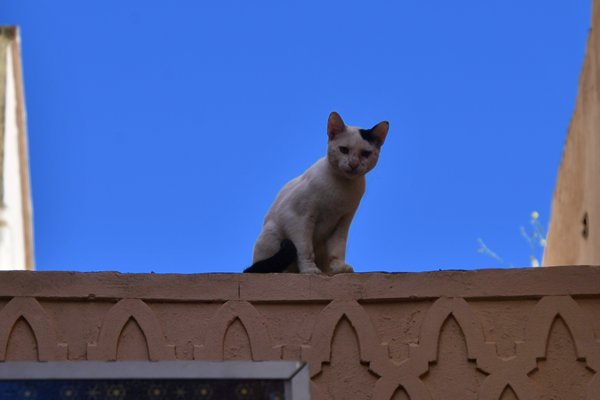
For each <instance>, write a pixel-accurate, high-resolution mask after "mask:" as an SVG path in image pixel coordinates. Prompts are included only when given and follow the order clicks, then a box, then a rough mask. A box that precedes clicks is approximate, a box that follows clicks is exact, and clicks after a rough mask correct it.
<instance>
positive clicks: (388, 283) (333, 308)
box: [0, 267, 600, 400]
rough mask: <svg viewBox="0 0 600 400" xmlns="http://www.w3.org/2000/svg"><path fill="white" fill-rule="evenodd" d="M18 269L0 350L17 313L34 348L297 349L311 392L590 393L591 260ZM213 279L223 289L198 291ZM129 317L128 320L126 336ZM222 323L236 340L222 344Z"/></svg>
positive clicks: (596, 300)
mask: <svg viewBox="0 0 600 400" xmlns="http://www.w3.org/2000/svg"><path fill="white" fill-rule="evenodd" d="M24 274H27V273H26V272H0V361H2V360H6V353H7V351H6V350H7V346H8V343H9V342H10V337H11V335H12V334H14V332H15V328H14V327H15V324H18V323H19V322H18V321H25V322H26V323H27V325H28V326H30V327H31V332H33V336H35V343H36V346H37V351H38V355H39V356H38V359H39V360H66V359H67V351H66V350H67V346H68V348H72V349H81V351H80V350H78V351H75V350H73V355H72V359H73V360H81V359H88V360H118V359H124V357H123V356H120V355H119V354H125V353H126V351H125V350H126V348H123V346H133V344H135V346H138V347H137V348H140V346H146V348H147V350H148V351H147V355H148V358H149V359H150V360H153V361H155V360H174V359H180V360H192V359H196V360H223V359H230V358H232V357H230V356H231V355H230V356H227V357H226V356H225V349H226V348H227V351H228V352H230V353H231V352H233V353H232V356H233V358H235V359H248V360H250V359H251V360H254V361H260V360H282V359H286V360H298V361H304V362H306V363H308V364H309V371H310V376H311V379H312V383H311V385H312V386H311V388H312V389H311V392H312V396H313V397H312V398H313V399H314V400H329V399H331V400H336V399H348V398H353V395H354V397H356V398H360V399H373V400H398V399H402V400H404V399H410V400H439V399H440V396H441V393H443V392H444V385H446V384H447V385H463V386H460V387H452V388H450V387H449V389H448V390H447V391H445V392H447V393H446V394H449V395H451V396H454V397H456V394H457V393H467V394H468V395H466V396H463V397H464V398H469V399H471V398H473V399H478V400H515V399H516V400H534V399H535V400H538V399H540V398H561V396H562V397H564V395H561V393H563V394H564V393H565V391H566V390H568V388H569V387H568V386H565V385H570V383H568V382H573V384H574V385H576V388H575V389H574V390H575V391H574V392H573V393H575V392H576V393H579V394H580V395H578V396H579V397H580V398H584V397H585V399H587V400H595V399H598V398H599V397H598V396H599V395H600V377H599V374H598V370H599V369H600V341H599V337H600V336H599V335H600V332H598V330H599V327H600V324H598V322H597V317H598V316H599V315H600V284H599V283H598V282H600V267H564V268H552V269H544V270H541V269H538V270H535V271H534V270H530V269H528V270H508V271H473V272H461V271H456V272H440V273H429V274H356V275H345V276H341V277H340V276H333V277H328V276H302V275H293V276H289V278H288V276H285V275H283V276H282V275H273V276H264V277H258V278H257V277H256V276H246V275H234V274H230V275H219V276H218V277H215V275H198V276H194V278H193V279H188V277H187V276H186V275H181V276H175V275H169V276H164V277H162V276H160V275H156V274H153V275H148V276H140V275H136V276H134V277H131V279H130V277H129V276H128V275H118V274H75V275H73V274H68V273H64V275H63V273H53V274H45V273H35V274H32V273H29V275H24ZM67 274H68V275H67ZM216 278H217V279H218V282H219V289H215V290H213V291H211V292H209V293H207V292H205V291H202V290H200V291H196V290H194V288H196V287H198V285H203V286H207V285H210V282H212V281H214V280H215V279H216ZM259 278H260V279H259ZM163 279H164V280H165V281H167V280H168V282H169V286H170V287H174V288H177V293H171V292H167V291H165V287H166V286H167V285H162V284H161V281H162V280H163ZM285 279H289V280H290V282H293V284H292V283H290V284H288V285H286V290H285V291H279V292H277V291H276V290H275V291H271V290H269V288H270V287H271V285H273V286H275V285H281V281H282V280H285ZM17 283H18V284H17ZM16 287H18V288H19V290H20V292H21V294H20V295H19V296H16V295H15V294H16V293H15V288H16ZM277 287H279V286H277ZM242 288H243V290H242ZM261 288H262V289H261ZM532 288H534V289H535V290H533V289H532ZM221 290H222V294H219V291H221ZM88 293H94V296H92V297H90V296H89V295H88ZM131 293H136V294H137V295H136V298H132V297H131ZM260 293H265V296H264V298H262V297H261V294H260ZM273 293H275V294H273ZM449 293H451V294H452V296H449V295H448V294H449ZM461 293H463V295H461ZM524 299H525V300H524ZM61 302H68V303H69V306H68V307H61V305H60V303H61ZM107 303H108V304H113V305H112V306H110V307H107ZM583 304H585V306H584V307H582V305H583ZM78 310H79V311H78ZM499 310H501V318H497V317H498V316H499V315H498V311H499ZM50 311H51V312H50ZM86 313H87V314H86ZM90 313H92V314H93V315H91V314H90ZM415 315H419V316H420V317H419V318H414V316H415ZM131 321H134V322H135V324H131ZM407 321H408V322H409V323H407ZM128 323H130V324H131V325H130V326H131V327H134V328H132V329H135V330H136V332H134V333H135V334H134V335H131V336H130V337H129V339H128V340H123V335H124V334H123V332H124V330H126V329H128V328H126V326H127V325H128ZM136 325H137V326H136ZM22 326H24V325H22ZM137 327H139V332H141V334H139V333H138V331H137V329H138V328H137ZM234 328H235V329H234ZM232 330H235V332H236V335H237V336H236V337H237V339H235V340H236V341H235V346H233V347H231V346H230V347H227V346H228V345H227V344H226V341H227V340H228V339H227V337H228V332H232ZM165 332H168V337H167V336H166V334H165ZM59 333H60V337H59ZM238 336H239V337H238ZM240 338H241V339H240ZM384 338H385V339H384ZM492 338H493V339H492ZM132 340H133V341H137V342H135V343H133V344H132V343H131V341H132ZM498 340H501V341H502V342H501V343H502V348H503V351H500V352H499V351H498V349H499V348H500V347H499V345H498V344H497V343H496V342H495V341H498ZM391 341H393V342H394V346H395V349H394V352H395V353H394V354H392V352H391V347H390V345H389V343H390V342H391ZM10 343H25V342H16V341H13V342H10ZM171 343H176V344H177V346H178V347H177V349H178V351H177V352H175V346H174V345H172V344H171ZM499 343H500V342H499ZM511 343H514V346H513V347H512V349H513V350H512V351H511V350H510V344H511ZM11 346H12V347H11V348H13V347H14V346H15V345H14V344H11ZM120 346H121V347H120ZM240 346H241V347H240ZM344 346H346V347H344ZM402 346H405V347H402ZM86 348H87V354H86V353H85V349H86ZM142 348H143V347H142ZM123 349H124V350H123ZM344 349H346V350H344ZM507 349H508V350H507ZM120 351H123V352H124V353H119V352H120ZM236 351H237V352H238V353H235V352H236ZM15 354H18V353H15ZM127 354H133V353H127ZM144 354H145V353H144ZM398 354H402V355H401V356H398ZM499 354H501V355H499ZM553 354H559V355H560V357H558V356H556V357H555V356H553ZM557 357H558V358H557ZM443 360H450V364H448V361H443ZM561 360H563V361H561ZM443 362H446V364H443ZM561 363H563V364H564V365H563V364H561ZM443 365H445V367H444V366H443ZM453 365H456V366H457V367H456V368H454V369H452V366H453ZM449 366H450V367H449ZM556 376H560V377H561V378H564V381H565V382H567V383H565V385H562V386H561V385H560V384H559V383H557V381H558V379H555V378H554V377H556ZM344 379H348V380H347V381H344ZM353 379H355V381H354V380H353ZM345 382H347V384H346V383H345ZM356 385H358V389H357V388H356ZM565 387H566V389H565ZM345 390H346V391H347V392H344V391H345ZM352 390H354V392H352ZM582 396H584V397H582ZM461 400H462V399H461ZM569 400H570V399H569Z"/></svg>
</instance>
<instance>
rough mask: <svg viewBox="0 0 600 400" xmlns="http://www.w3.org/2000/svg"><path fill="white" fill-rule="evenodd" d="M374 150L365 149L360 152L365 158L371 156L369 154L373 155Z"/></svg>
mask: <svg viewBox="0 0 600 400" xmlns="http://www.w3.org/2000/svg"><path fill="white" fill-rule="evenodd" d="M371 153H372V151H368V150H363V151H361V152H360V155H361V156H362V157H364V158H369V156H370V155H371Z"/></svg>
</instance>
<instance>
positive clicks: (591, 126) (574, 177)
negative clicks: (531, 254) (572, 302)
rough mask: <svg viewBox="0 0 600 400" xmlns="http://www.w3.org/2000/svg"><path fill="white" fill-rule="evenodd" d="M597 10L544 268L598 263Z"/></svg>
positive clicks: (556, 194) (556, 193)
mask: <svg viewBox="0 0 600 400" xmlns="http://www.w3.org/2000/svg"><path fill="white" fill-rule="evenodd" d="M598 57H600V7H599V4H598V2H597V1H594V9H593V13H592V29H591V30H590V35H589V39H588V43H587V49H586V56H585V61H584V64H583V68H582V71H581V76H580V78H579V93H578V95H577V103H576V106H575V112H574V114H573V118H572V120H571V125H570V127H569V132H568V134H567V139H566V142H565V147H564V150H563V156H562V161H561V165H560V168H559V171H558V178H557V181H556V187H555V189H554V196H553V198H552V215H551V219H550V228H549V230H548V245H547V247H546V251H545V252H544V259H543V262H542V263H543V265H544V266H554V265H586V264H596V265H597V264H600V130H599V127H600V82H599V77H600V65H599V61H600V60H599V58H598Z"/></svg>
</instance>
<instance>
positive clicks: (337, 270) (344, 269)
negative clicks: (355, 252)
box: [329, 260, 354, 274]
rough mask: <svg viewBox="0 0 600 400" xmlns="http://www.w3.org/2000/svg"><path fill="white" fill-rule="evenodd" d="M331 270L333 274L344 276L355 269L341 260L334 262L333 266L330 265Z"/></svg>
mask: <svg viewBox="0 0 600 400" xmlns="http://www.w3.org/2000/svg"><path fill="white" fill-rule="evenodd" d="M329 269H330V270H331V273H332V274H343V273H351V272H354V268H352V265H350V264H346V263H345V262H343V261H340V260H335V261H332V262H331V264H329Z"/></svg>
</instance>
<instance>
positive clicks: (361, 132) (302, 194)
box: [244, 112, 389, 274]
mask: <svg viewBox="0 0 600 400" xmlns="http://www.w3.org/2000/svg"><path fill="white" fill-rule="evenodd" d="M388 129H389V123H388V122H387V121H383V122H380V123H378V124H377V125H375V126H374V127H373V128H371V129H360V128H357V127H353V126H346V124H345V123H344V121H343V120H342V117H340V115H339V114H338V113H336V112H332V113H331V114H330V115H329V120H328V122H327V135H328V137H329V140H328V146H327V156H326V157H323V158H321V159H320V160H318V161H317V162H316V163H314V164H313V165H312V166H311V167H310V168H309V169H307V170H306V171H305V172H304V174H302V175H301V176H299V177H297V178H295V179H293V180H291V181H290V182H288V183H287V184H286V185H285V186H284V187H283V189H281V191H280V192H279V194H278V195H277V198H276V199H275V202H274V203H273V205H272V206H271V209H270V210H269V212H268V213H267V216H266V217H265V220H264V223H263V228H262V231H261V233H260V235H259V236H258V239H257V240H256V244H255V245H254V256H253V261H252V262H253V264H252V266H250V267H248V268H246V270H244V272H251V273H265V272H284V271H299V272H301V273H321V272H324V273H333V274H337V273H342V272H353V271H354V270H353V268H352V266H350V265H348V264H347V263H346V241H347V238H348V230H349V228H350V223H351V222H352V218H353V217H354V214H355V212H356V209H357V208H358V205H359V203H360V200H361V198H362V196H363V194H364V192H365V183H366V180H365V174H366V173H367V172H369V171H370V170H372V169H373V168H374V167H375V165H376V164H377V161H378V159H379V152H380V150H381V146H382V145H383V142H384V141H385V138H386V135H387V133H388Z"/></svg>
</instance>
